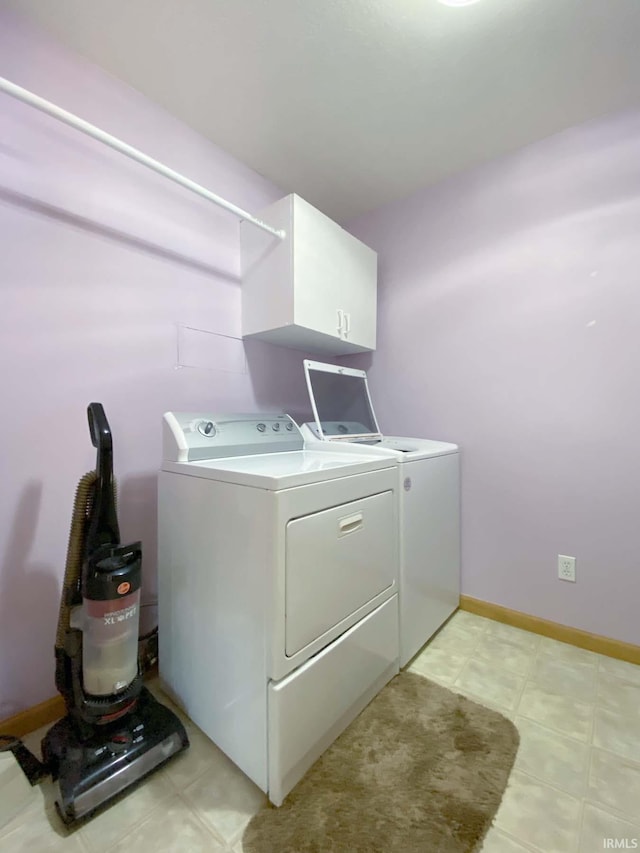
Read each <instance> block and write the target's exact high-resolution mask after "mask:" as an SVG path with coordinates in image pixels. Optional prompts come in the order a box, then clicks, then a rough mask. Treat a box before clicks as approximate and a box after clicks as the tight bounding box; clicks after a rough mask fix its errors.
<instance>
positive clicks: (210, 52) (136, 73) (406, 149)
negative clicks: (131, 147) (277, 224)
mask: <svg viewBox="0 0 640 853" xmlns="http://www.w3.org/2000/svg"><path fill="white" fill-rule="evenodd" d="M2 2H3V3H4V4H5V5H7V6H12V7H13V8H15V9H16V10H18V11H19V12H21V13H23V14H24V15H26V16H28V17H29V18H31V19H32V20H34V21H35V22H37V23H38V24H40V25H41V26H43V27H44V28H45V29H47V30H49V31H50V32H51V33H52V34H53V35H54V36H55V37H56V38H57V39H58V40H59V41H61V42H63V43H65V44H66V45H68V46H69V47H71V48H72V49H73V50H75V51H77V52H79V53H82V54H84V55H85V56H87V57H88V58H89V59H91V60H92V61H93V62H95V63H96V64H98V65H100V66H102V67H103V68H105V69H107V70H108V71H109V72H111V73H112V74H113V75H115V76H116V77H119V78H120V79H122V80H124V81H126V82H127V83H129V84H130V85H131V86H133V87H135V88H136V89H138V90H139V91H141V92H143V93H144V94H145V95H147V96H148V97H149V98H151V99H152V100H154V101H156V102H157V103H159V104H161V105H162V106H164V107H165V108H166V109H167V110H169V111H170V112H171V113H173V114H174V115H176V116H178V117H179V118H181V119H183V120H184V121H185V122H187V123H188V124H190V125H191V126H192V127H194V128H195V129H197V130H198V131H200V132H201V133H202V134H204V135H205V136H207V137H209V139H211V140H213V141H214V142H215V143H217V144H218V145H220V146H221V147H222V148H224V149H226V150H227V151H229V152H231V153H232V154H234V155H235V156H236V157H238V158H239V159H240V160H243V161H244V162H245V163H247V164H248V165H250V166H251V167H252V168H253V169H255V170H256V171H257V172H260V173H261V174H263V175H265V176H266V177H268V178H270V179H271V180H272V181H274V182H275V183H276V184H278V185H279V186H280V187H281V188H282V189H283V190H285V191H295V192H297V193H299V194H300V195H302V196H303V197H304V198H306V199H307V200H308V201H310V202H311V203H312V204H314V205H316V206H317V207H319V208H320V209H322V210H324V211H325V212H326V213H328V214H329V215H330V216H333V217H334V218H336V219H338V220H340V221H344V220H346V219H349V218H350V217H352V216H354V215H357V214H359V213H362V212H364V211H367V210H370V209H372V208H375V207H378V206H379V205H381V204H384V203H385V202H387V201H390V200H392V199H396V198H401V197H403V196H406V195H408V194H409V193H411V192H413V191H414V190H416V189H418V188H419V187H422V186H425V185H427V184H430V183H433V182H434V181H437V180H439V179H441V178H443V177H444V176H446V175H449V174H451V173H453V172H457V171H460V170H462V169H464V168H466V167H468V166H470V165H472V164H474V163H478V162H480V161H483V160H487V159H489V158H492V157H496V156H498V155H500V154H503V153H505V152H508V151H511V150H514V149H516V148H518V147H520V146H522V145H525V144H527V143H529V142H532V141H534V140H537V139H540V138H542V137H545V136H548V135H550V134H552V133H554V132H556V131H558V130H561V129H563V128H566V127H569V126H571V125H574V124H577V123H579V122H582V121H585V120H587V119H589V118H593V117H595V116H598V115H602V114H604V113H607V112H612V111H615V110H618V109H620V108H624V107H628V106H631V105H633V104H637V103H639V102H640V48H639V44H640V0H479V2H478V3H477V4H475V5H471V6H466V7H460V8H451V7H447V6H443V5H441V4H440V3H439V2H437V0H133V2H132V0H89V1H88V0H55V2H51V0H49V2H46V1H45V0H2ZM105 129H107V130H108V128H105ZM214 189H215V188H214Z"/></svg>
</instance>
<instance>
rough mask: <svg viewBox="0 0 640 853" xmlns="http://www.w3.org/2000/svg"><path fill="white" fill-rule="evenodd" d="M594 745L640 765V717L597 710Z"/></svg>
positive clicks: (603, 709) (604, 709) (602, 709)
mask: <svg viewBox="0 0 640 853" xmlns="http://www.w3.org/2000/svg"><path fill="white" fill-rule="evenodd" d="M593 745H594V746H599V747H601V748H602V749H607V750H609V752H615V753H616V755H621V756H622V757H623V758H628V759H629V760H630V761H635V762H637V763H639V764H640V716H638V715H637V714H633V715H631V714H618V713H616V712H614V711H609V710H607V709H606V708H596V711H595V720H594V727H593Z"/></svg>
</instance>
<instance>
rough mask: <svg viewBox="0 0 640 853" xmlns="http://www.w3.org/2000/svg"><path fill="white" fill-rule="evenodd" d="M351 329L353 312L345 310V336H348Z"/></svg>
mask: <svg viewBox="0 0 640 853" xmlns="http://www.w3.org/2000/svg"><path fill="white" fill-rule="evenodd" d="M350 331H351V314H349V313H347V311H345V312H344V336H345V338H346V337H347V335H348V334H349V332H350Z"/></svg>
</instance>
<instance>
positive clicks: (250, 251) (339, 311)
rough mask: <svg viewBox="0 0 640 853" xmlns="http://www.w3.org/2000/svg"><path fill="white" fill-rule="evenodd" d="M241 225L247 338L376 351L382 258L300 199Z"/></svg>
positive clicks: (326, 349) (334, 351)
mask: <svg viewBox="0 0 640 853" xmlns="http://www.w3.org/2000/svg"><path fill="white" fill-rule="evenodd" d="M258 218H259V219H262V220H263V221H264V222H266V223H268V224H269V225H271V226H273V227H274V228H278V229H282V230H284V231H285V232H286V237H285V238H284V239H283V240H281V239H278V238H277V237H272V236H271V235H270V234H268V233H266V232H264V231H261V230H260V229H259V228H256V227H255V226H254V225H251V224H250V223H248V222H241V223H240V251H241V263H242V335H243V337H245V338H260V339H261V340H263V341H268V342H269V343H272V344H279V345H280V346H287V347H294V348H296V349H301V350H308V351H310V352H318V353H324V354H325V355H345V354H347V353H352V352H366V351H368V350H373V349H375V347H376V298H377V255H376V253H375V252H374V251H373V249H370V248H369V247H368V246H365V245H364V243H361V242H360V240H357V239H356V238H355V237H354V236H353V235H352V234H349V233H348V232H347V231H345V230H344V228H341V227H340V226H339V225H338V224H337V223H336V222H333V220H331V219H329V217H328V216H325V215H324V213H320V211H319V210H316V208H315V207H312V206H311V205H310V204H309V203H308V202H306V201H305V200H304V199H302V198H300V196H297V195H288V196H286V197H285V198H282V199H280V201H277V202H275V204H272V205H271V206H270V207H268V208H266V210H263V211H261V212H260V213H259V214H258Z"/></svg>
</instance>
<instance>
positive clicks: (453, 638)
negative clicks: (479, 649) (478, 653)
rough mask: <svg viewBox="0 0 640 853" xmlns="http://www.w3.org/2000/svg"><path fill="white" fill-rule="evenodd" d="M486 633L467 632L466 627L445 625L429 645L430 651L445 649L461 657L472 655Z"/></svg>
mask: <svg viewBox="0 0 640 853" xmlns="http://www.w3.org/2000/svg"><path fill="white" fill-rule="evenodd" d="M483 636H484V631H476V630H473V629H472V630H467V629H466V628H465V627H464V625H460V626H456V625H453V624H452V625H445V626H444V628H442V629H441V630H440V631H439V632H438V633H437V634H436V635H435V637H433V638H432V639H431V640H429V644H428V645H427V648H428V649H443V650H444V651H447V652H454V653H455V654H460V655H470V654H471V653H472V652H473V650H474V649H475V647H476V646H477V645H478V642H479V640H480V639H481V638H482V637H483Z"/></svg>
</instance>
